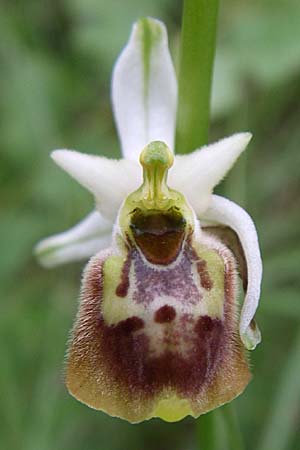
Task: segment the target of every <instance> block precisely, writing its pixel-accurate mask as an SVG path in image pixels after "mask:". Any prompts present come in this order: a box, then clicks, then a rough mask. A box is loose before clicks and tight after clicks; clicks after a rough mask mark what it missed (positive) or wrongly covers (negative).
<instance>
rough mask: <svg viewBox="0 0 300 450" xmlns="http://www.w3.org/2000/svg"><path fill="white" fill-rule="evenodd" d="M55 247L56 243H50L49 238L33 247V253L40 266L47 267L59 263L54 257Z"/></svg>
mask: <svg viewBox="0 0 300 450" xmlns="http://www.w3.org/2000/svg"><path fill="white" fill-rule="evenodd" d="M57 249H58V248H57V246H56V245H52V244H51V238H49V239H44V240H43V241H41V242H39V243H38V244H37V245H36V246H35V247H34V249H33V254H34V256H35V257H36V259H37V261H38V263H39V264H40V265H41V266H42V267H45V268H47V269H49V268H51V267H54V266H56V265H57V264H59V263H58V262H57V261H56V258H55V254H56V252H57Z"/></svg>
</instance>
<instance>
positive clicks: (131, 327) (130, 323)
mask: <svg viewBox="0 0 300 450" xmlns="http://www.w3.org/2000/svg"><path fill="white" fill-rule="evenodd" d="M113 327H114V329H115V330H118V331H119V332H121V333H122V334H125V335H126V334H130V333H133V332H134V331H138V330H140V329H141V328H143V327H144V321H143V320H142V319H141V318H140V317H137V316H132V317H128V319H125V320H122V321H121V322H119V323H118V324H117V325H113Z"/></svg>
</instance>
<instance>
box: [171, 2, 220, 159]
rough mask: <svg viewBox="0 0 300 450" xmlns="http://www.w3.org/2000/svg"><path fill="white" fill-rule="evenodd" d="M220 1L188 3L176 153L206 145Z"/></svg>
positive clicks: (183, 33) (184, 7)
mask: <svg viewBox="0 0 300 450" xmlns="http://www.w3.org/2000/svg"><path fill="white" fill-rule="evenodd" d="M218 5H219V0H185V1H184V6H183V20H182V37H181V49H180V63H179V99H178V116H177V136H176V153H189V152H191V151H192V150H194V149H195V148H198V147H199V146H201V145H204V144H206V143H207V140H208V129H209V115H210V97H211V83H212V73H213V63H214V56H215V47H216V29H217V15H218Z"/></svg>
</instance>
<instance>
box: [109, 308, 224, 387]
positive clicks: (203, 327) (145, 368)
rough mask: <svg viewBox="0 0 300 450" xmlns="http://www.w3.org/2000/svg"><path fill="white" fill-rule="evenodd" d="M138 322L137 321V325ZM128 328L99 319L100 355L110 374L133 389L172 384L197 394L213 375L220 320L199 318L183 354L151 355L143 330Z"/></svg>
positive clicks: (219, 346)
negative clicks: (139, 331) (102, 321)
mask: <svg viewBox="0 0 300 450" xmlns="http://www.w3.org/2000/svg"><path fill="white" fill-rule="evenodd" d="M132 319H133V318H132ZM135 319H138V318H135ZM182 319H183V317H182ZM127 320H128V319H127ZM125 322H126V321H125ZM141 322H142V321H141ZM141 322H138V323H137V325H138V329H140V326H141ZM179 326H180V325H179ZM181 326H183V324H181ZM129 329H130V327H128V326H127V324H125V323H122V322H121V323H120V324H118V325H116V326H111V327H108V326H106V325H105V324H104V323H102V332H103V339H102V344H103V347H102V351H101V358H102V360H105V361H106V363H107V364H108V367H109V370H110V371H111V376H112V377H113V378H117V379H118V380H119V382H120V383H121V384H125V385H126V386H128V387H130V390H132V391H134V392H135V393H137V391H141V392H142V393H143V394H149V395H152V394H153V393H154V392H158V391H159V390H160V389H161V388H162V387H168V386H173V387H174V388H175V389H176V390H177V391H178V392H179V393H181V394H193V393H194V394H196V393H198V392H199V390H200V389H201V387H202V386H203V385H204V384H205V383H206V382H209V381H210V380H211V379H212V377H213V376H214V374H215V370H216V368H217V367H218V364H219V363H220V357H221V355H222V340H223V338H222V337H223V334H224V329H223V324H222V322H221V321H220V320H217V319H211V318H210V317H206V316H205V317H201V318H199V320H198V321H197V322H196V323H195V326H194V332H192V331H191V332H190V335H189V343H190V346H189V350H188V351H187V354H185V355H182V354H181V353H179V352H177V351H172V350H166V351H164V352H163V353H162V354H161V355H159V356H153V357H151V355H150V353H149V338H148V337H147V336H146V335H145V334H144V333H134V331H136V328H135V327H133V329H132V331H129ZM174 332H175V333H180V330H175V331H174Z"/></svg>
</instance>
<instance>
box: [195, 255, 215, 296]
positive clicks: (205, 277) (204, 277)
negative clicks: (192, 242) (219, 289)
mask: <svg viewBox="0 0 300 450" xmlns="http://www.w3.org/2000/svg"><path fill="white" fill-rule="evenodd" d="M197 271H198V274H199V276H200V281H201V286H202V287H204V289H206V290H207V291H209V290H210V289H211V288H212V287H213V281H212V279H211V278H210V276H209V272H208V270H207V264H206V261H204V260H203V259H202V260H201V261H198V262H197Z"/></svg>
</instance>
